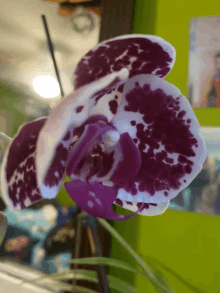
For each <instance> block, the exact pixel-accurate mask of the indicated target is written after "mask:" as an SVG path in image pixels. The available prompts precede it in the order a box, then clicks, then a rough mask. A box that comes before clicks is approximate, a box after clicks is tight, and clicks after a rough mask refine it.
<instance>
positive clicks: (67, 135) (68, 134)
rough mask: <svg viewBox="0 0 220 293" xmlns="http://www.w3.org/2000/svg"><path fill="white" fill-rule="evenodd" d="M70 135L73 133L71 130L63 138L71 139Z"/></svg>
mask: <svg viewBox="0 0 220 293" xmlns="http://www.w3.org/2000/svg"><path fill="white" fill-rule="evenodd" d="M70 136H71V133H70V131H68V132H67V134H66V135H65V137H64V138H63V140H64V141H65V140H69V139H70Z"/></svg>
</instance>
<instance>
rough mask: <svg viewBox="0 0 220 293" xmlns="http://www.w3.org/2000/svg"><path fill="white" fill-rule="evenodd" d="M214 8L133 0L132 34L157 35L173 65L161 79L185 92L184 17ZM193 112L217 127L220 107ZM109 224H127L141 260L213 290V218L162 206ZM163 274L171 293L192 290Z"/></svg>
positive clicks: (218, 256)
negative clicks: (155, 212) (172, 52)
mask: <svg viewBox="0 0 220 293" xmlns="http://www.w3.org/2000/svg"><path fill="white" fill-rule="evenodd" d="M219 12H220V1H218V0H210V1H201V0H193V1H192V0H185V1H184V0H166V1H165V0H157V1H149V0H148V1H147V0H136V7H135V15H134V23H133V32H134V33H146V34H155V35H158V36H160V37H162V38H164V39H166V40H167V41H169V42H170V43H171V44H172V45H173V46H174V47H175V48H176V51H177V59H176V63H175V66H174V68H173V70H172V72H171V73H170V74H169V75H168V76H167V78H166V80H167V81H169V82H171V83H173V84H174V85H175V86H177V87H178V88H179V89H180V90H181V92H182V93H183V95H185V96H186V95H187V73H188V48H189V22H190V19H191V18H193V17H199V16H211V15H218V14H219ZM195 114H196V116H197V118H198V120H199V122H200V124H201V125H202V126H205V125H207V126H208V125H210V126H220V118H219V117H220V109H207V110H206V109H196V110H195ZM134 225H136V227H134ZM115 227H117V229H118V230H120V231H121V232H122V233H123V231H125V233H126V231H129V227H130V228H131V227H132V232H131V233H133V237H137V238H138V239H137V243H136V247H137V252H138V253H139V254H141V255H142V257H143V258H146V259H147V256H148V255H149V256H153V257H155V258H157V259H158V260H160V261H161V262H162V263H164V264H166V265H167V266H168V267H170V268H171V269H172V270H173V271H175V272H176V273H177V274H179V275H180V276H182V278H184V279H185V280H187V281H188V282H189V283H191V284H193V285H195V286H197V287H198V288H200V289H201V290H203V292H208V293H216V292H219V276H220V236H219V234H218V230H219V227H220V218H219V217H215V216H209V215H204V214H196V213H190V212H180V211H175V210H167V211H166V212H165V213H164V214H163V215H160V216H156V217H141V216H136V220H135V221H133V222H132V220H130V221H127V222H126V223H116V224H115ZM125 233H124V235H125V236H126V237H129V239H130V238H131V235H130V234H129V233H128V234H129V235H128V236H127V235H126V234H125ZM113 248H114V247H113ZM115 249H116V248H115ZM114 253H115V256H116V254H117V253H116V251H114ZM165 276H166V277H167V281H168V282H170V284H171V285H172V286H173V288H174V290H175V291H176V292H177V293H185V292H193V291H191V290H190V289H187V287H185V286H184V285H182V284H181V283H180V282H179V281H177V279H176V278H174V277H172V276H171V275H170V274H165ZM135 286H136V288H137V290H138V292H139V293H142V292H143V293H144V292H156V291H155V290H154V289H153V288H152V287H151V286H150V285H149V287H147V286H148V282H147V281H145V279H143V278H142V277H136V278H135ZM147 288H148V289H147Z"/></svg>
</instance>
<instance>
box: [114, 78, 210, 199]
mask: <svg viewBox="0 0 220 293" xmlns="http://www.w3.org/2000/svg"><path fill="white" fill-rule="evenodd" d="M123 95H124V98H123V101H122V103H121V104H120V106H119V109H118V112H117V114H116V116H115V117H114V118H113V120H112V121H111V123H112V124H113V125H115V127H116V128H117V129H118V131H119V132H121V133H124V132H128V133H129V134H130V136H131V138H132V139H133V140H134V142H135V143H136V145H137V147H138V148H139V150H140V153H141V161H142V163H141V168H140V170H139V172H138V174H137V175H136V177H135V178H134V179H133V180H130V181H129V182H117V184H116V185H115V187H117V188H118V198H119V199H121V200H123V201H132V202H142V201H143V202H145V203H161V202H165V201H168V200H170V199H172V198H174V197H175V196H176V195H177V194H178V193H179V192H180V191H181V190H183V189H184V188H185V187H187V186H188V185H189V184H190V182H191V181H192V180H193V179H194V178H195V177H196V175H197V174H198V173H199V172H200V170H201V169H202V164H203V163H204V161H205V158H206V148H205V143H204V140H203V139H202V138H201V136H200V126H199V122H198V120H197V118H196V117H195V115H194V112H193V110H192V108H191V106H190V104H189V102H188V100H187V99H186V98H185V97H184V96H182V95H181V93H180V91H179V90H178V89H177V88H176V87H175V86H173V85H172V84H170V83H168V82H166V81H164V80H163V79H161V78H159V77H157V76H155V75H141V76H136V77H133V78H132V79H130V80H129V82H127V83H126V85H125V88H124V93H123Z"/></svg>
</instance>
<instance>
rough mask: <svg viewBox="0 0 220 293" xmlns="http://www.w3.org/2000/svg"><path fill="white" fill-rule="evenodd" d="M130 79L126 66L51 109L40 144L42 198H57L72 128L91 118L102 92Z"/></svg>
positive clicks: (38, 175)
mask: <svg viewBox="0 0 220 293" xmlns="http://www.w3.org/2000/svg"><path fill="white" fill-rule="evenodd" d="M127 78H128V71H127V70H126V69H122V70H121V71H120V72H117V73H112V74H110V75H108V76H105V77H104V78H102V79H100V80H98V81H95V82H93V83H91V84H89V85H86V86H85V87H82V88H80V89H79V90H77V91H75V92H74V93H73V94H70V95H69V96H68V97H66V98H65V99H63V100H62V101H61V102H60V103H59V104H58V105H57V106H56V107H55V108H54V109H53V110H52V112H51V113H50V115H49V117H48V120H47V123H46V124H45V125H44V127H43V129H42V130H41V132H40V135H39V139H38V143H37V160H36V164H37V166H36V167H37V181H38V185H39V188H40V190H41V193H42V196H43V197H45V198H54V197H55V196H56V194H57V192H58V190H59V188H60V185H61V183H62V177H63V174H64V168H65V167H66V160H67V150H68V148H69V146H70V144H71V139H72V137H71V135H72V133H73V130H74V129H75V128H80V127H81V126H82V125H83V123H84V122H85V121H86V120H87V119H88V118H89V117H90V115H91V109H92V107H93V106H94V105H95V104H96V102H97V101H98V99H99V97H100V95H105V94H106V93H108V92H109V91H111V90H112V89H114V88H115V87H117V86H118V85H120V84H123V83H125V82H126V80H127ZM66 137H68V138H66ZM65 138H66V139H65ZM57 158H58V160H57ZM58 165H59V166H58ZM61 165H62V166H61ZM61 168H62V169H61ZM58 169H59V170H58Z"/></svg>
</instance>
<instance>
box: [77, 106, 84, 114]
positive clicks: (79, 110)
mask: <svg viewBox="0 0 220 293" xmlns="http://www.w3.org/2000/svg"><path fill="white" fill-rule="evenodd" d="M83 108H84V106H79V107H77V108H76V109H75V111H76V113H80V112H81V111H82V110H83Z"/></svg>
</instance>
